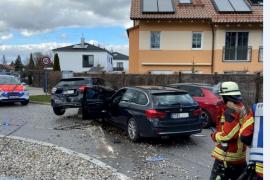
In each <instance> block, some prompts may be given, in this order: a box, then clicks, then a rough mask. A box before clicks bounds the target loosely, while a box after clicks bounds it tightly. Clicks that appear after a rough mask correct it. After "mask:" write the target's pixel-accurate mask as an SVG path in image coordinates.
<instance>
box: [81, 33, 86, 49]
mask: <svg viewBox="0 0 270 180" xmlns="http://www.w3.org/2000/svg"><path fill="white" fill-rule="evenodd" d="M84 42H85V38H84V37H83V34H82V37H81V46H82V47H84Z"/></svg>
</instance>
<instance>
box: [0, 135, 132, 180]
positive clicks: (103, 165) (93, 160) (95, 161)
mask: <svg viewBox="0 0 270 180" xmlns="http://www.w3.org/2000/svg"><path fill="white" fill-rule="evenodd" d="M0 138H10V139H14V140H20V141H25V142H29V143H33V144H38V145H42V146H47V147H52V148H54V149H56V150H59V151H62V152H64V153H66V154H69V155H74V156H78V157H80V158H82V159H85V160H87V161H89V162H91V163H93V164H95V165H97V166H99V167H101V168H104V169H108V170H111V171H112V172H113V175H115V176H116V177H118V178H119V179H120V180H129V179H131V178H129V177H128V176H126V175H125V174H122V173H120V172H118V170H117V169H115V168H113V167H112V166H109V165H107V164H106V163H104V162H102V161H100V160H98V159H96V158H94V157H91V156H88V155H85V154H82V153H78V152H75V151H73V150H70V149H67V148H64V147H61V146H58V145H55V144H51V143H47V142H43V141H38V140H33V139H28V138H23V137H18V136H8V137H5V136H4V135H1V134H0Z"/></svg>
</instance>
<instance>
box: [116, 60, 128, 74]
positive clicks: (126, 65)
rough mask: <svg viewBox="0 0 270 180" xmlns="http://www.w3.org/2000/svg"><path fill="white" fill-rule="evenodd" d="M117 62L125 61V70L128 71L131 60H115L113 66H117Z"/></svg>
mask: <svg viewBox="0 0 270 180" xmlns="http://www.w3.org/2000/svg"><path fill="white" fill-rule="evenodd" d="M117 62H123V66H124V71H126V72H128V66H129V63H128V62H129V61H127V60H113V67H114V68H117Z"/></svg>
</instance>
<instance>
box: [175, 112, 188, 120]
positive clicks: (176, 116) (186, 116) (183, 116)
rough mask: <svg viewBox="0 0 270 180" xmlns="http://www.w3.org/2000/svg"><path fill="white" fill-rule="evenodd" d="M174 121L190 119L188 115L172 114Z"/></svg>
mask: <svg viewBox="0 0 270 180" xmlns="http://www.w3.org/2000/svg"><path fill="white" fill-rule="evenodd" d="M171 117H172V119H181V118H188V117H189V114H188V113H173V114H171Z"/></svg>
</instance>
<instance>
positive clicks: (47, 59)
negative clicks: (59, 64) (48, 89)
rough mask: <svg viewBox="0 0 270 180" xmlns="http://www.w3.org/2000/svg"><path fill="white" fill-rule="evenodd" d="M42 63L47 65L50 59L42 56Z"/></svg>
mask: <svg viewBox="0 0 270 180" xmlns="http://www.w3.org/2000/svg"><path fill="white" fill-rule="evenodd" d="M42 63H43V64H44V65H48V64H51V59H50V58H49V57H43V58H42Z"/></svg>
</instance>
